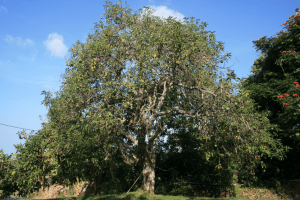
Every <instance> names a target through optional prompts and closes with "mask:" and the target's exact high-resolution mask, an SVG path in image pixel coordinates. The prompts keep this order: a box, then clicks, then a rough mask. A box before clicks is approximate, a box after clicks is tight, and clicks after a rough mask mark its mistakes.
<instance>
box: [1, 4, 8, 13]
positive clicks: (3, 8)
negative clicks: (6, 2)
mask: <svg viewBox="0 0 300 200" xmlns="http://www.w3.org/2000/svg"><path fill="white" fill-rule="evenodd" d="M4 11H5V12H6V13H8V12H7V9H6V8H5V7H4V6H2V5H1V6H0V12H1V13H2V12H4Z"/></svg>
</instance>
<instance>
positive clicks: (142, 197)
mask: <svg viewBox="0 0 300 200" xmlns="http://www.w3.org/2000/svg"><path fill="white" fill-rule="evenodd" d="M0 191H1V190H0ZM0 193H1V192H0ZM59 196H61V195H59ZM31 198H32V197H31V196H29V197H27V198H26V199H31ZM16 199H21V198H16ZM55 199H56V200H69V199H70V200H71V199H78V200H98V199H107V200H116V199H124V200H138V199H139V200H148V199H149V200H156V199H157V200H192V199H193V200H198V199H227V200H230V199H232V200H237V199H242V198H233V197H232V198H229V197H228V198H209V197H186V196H171V195H156V194H149V193H148V192H141V191H135V192H129V193H127V194H126V193H124V194H111V195H101V196H91V197H86V196H84V197H64V198H62V197H60V198H55Z"/></svg>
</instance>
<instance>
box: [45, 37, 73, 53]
mask: <svg viewBox="0 0 300 200" xmlns="http://www.w3.org/2000/svg"><path fill="white" fill-rule="evenodd" d="M44 44H45V45H46V48H47V50H49V51H50V52H51V56H55V57H60V58H63V57H64V56H65V55H67V52H68V49H67V46H66V45H64V38H63V36H61V35H58V34H57V33H51V34H49V35H48V39H47V40H46V41H44Z"/></svg>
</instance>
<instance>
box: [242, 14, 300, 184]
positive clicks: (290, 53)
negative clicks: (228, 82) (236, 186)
mask: <svg viewBox="0 0 300 200" xmlns="http://www.w3.org/2000/svg"><path fill="white" fill-rule="evenodd" d="M282 25H284V27H285V28H286V31H283V30H281V31H280V33H277V36H276V37H275V36H274V37H270V38H266V37H262V38H261V39H259V40H256V41H253V43H254V44H255V46H256V48H257V51H258V50H261V51H262V54H261V56H260V57H259V58H258V59H257V60H255V61H254V66H253V67H252V72H253V73H254V74H253V75H250V76H249V77H248V78H247V79H245V80H243V88H244V89H245V90H247V91H248V92H249V95H250V97H251V99H253V100H254V102H255V104H256V108H257V110H258V112H260V113H261V112H266V111H269V112H270V113H271V115H270V116H268V119H269V120H270V122H271V123H272V124H274V125H278V130H279V131H278V132H277V131H275V130H271V133H272V136H273V138H275V139H280V141H281V142H282V144H283V145H284V146H287V147H288V148H287V149H289V150H288V152H287V154H286V158H285V159H284V160H282V159H271V158H268V157H262V161H264V162H265V163H266V168H263V169H261V168H257V169H256V170H255V171H256V174H257V177H259V180H257V181H258V182H263V180H270V181H271V179H273V178H275V180H276V181H278V180H284V179H285V180H287V179H295V178H297V177H298V178H299V177H300V173H299V172H300V171H299V169H300V162H299V153H300V148H299V142H300V137H299V134H298V133H299V131H300V130H299V126H298V125H297V124H298V121H299V119H300V118H299V117H300V116H299V115H300V113H299V112H298V110H299V102H298V100H296V98H294V97H292V98H288V99H286V100H283V101H282V100H281V99H280V98H278V96H281V95H284V94H290V96H291V95H292V94H298V93H299V89H298V88H296V87H295V85H293V84H292V83H293V82H297V81H299V75H300V74H299V72H300V71H299V69H298V66H299V64H300V58H298V57H299V52H300V48H299V44H300V15H299V14H298V17H297V16H295V15H294V16H291V17H290V18H289V20H288V21H287V22H286V23H284V24H282ZM284 102H285V103H289V104H290V106H283V103H284ZM276 181H271V182H274V183H276ZM254 182H255V181H254ZM266 184H268V183H267V182H266Z"/></svg>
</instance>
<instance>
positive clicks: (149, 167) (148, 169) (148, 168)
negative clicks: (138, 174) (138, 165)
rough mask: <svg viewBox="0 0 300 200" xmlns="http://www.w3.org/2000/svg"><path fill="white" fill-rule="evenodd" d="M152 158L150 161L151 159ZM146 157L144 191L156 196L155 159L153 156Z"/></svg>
mask: <svg viewBox="0 0 300 200" xmlns="http://www.w3.org/2000/svg"><path fill="white" fill-rule="evenodd" d="M149 157H150V159H149ZM149 157H146V159H145V161H144V165H143V177H144V178H143V183H142V189H144V190H146V191H148V192H149V193H151V194H154V186H155V157H154V155H151V156H149Z"/></svg>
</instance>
